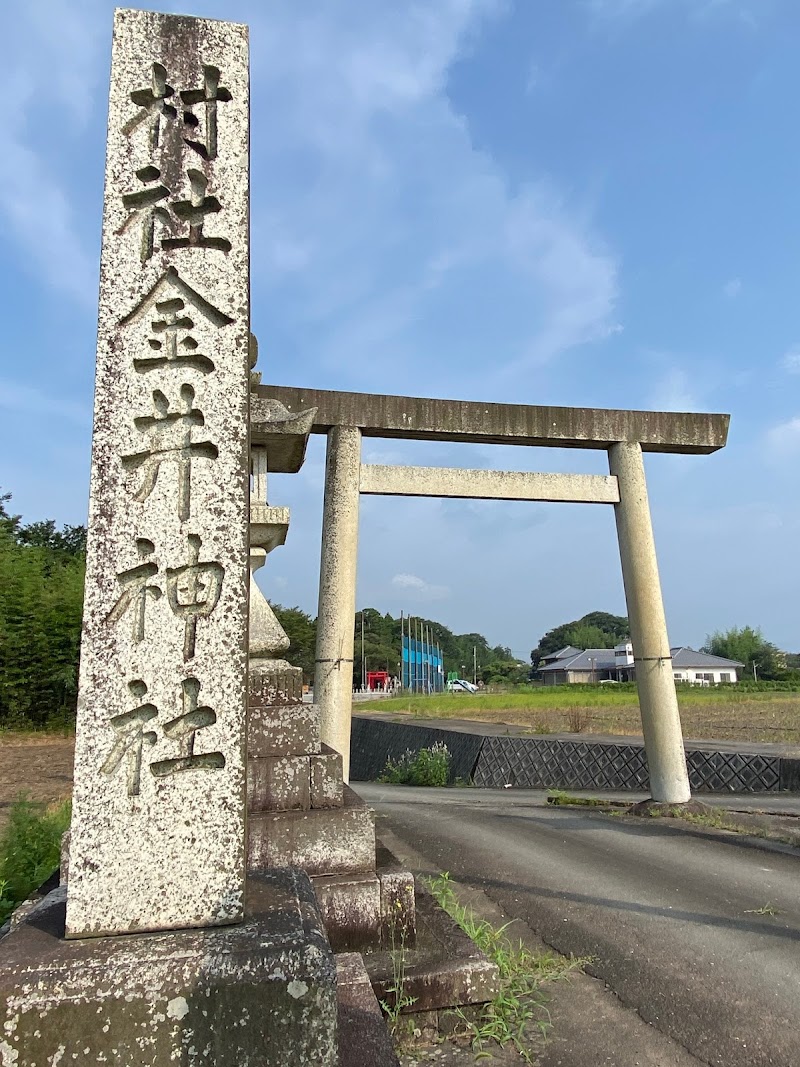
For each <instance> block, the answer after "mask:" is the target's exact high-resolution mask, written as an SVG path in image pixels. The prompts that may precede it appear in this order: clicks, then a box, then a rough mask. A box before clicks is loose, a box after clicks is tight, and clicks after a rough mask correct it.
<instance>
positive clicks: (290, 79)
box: [251, 0, 617, 392]
mask: <svg viewBox="0 0 800 1067" xmlns="http://www.w3.org/2000/svg"><path fill="white" fill-rule="evenodd" d="M502 10H503V5H500V4H498V3H496V2H493V0H447V2H444V3H441V4H436V5H428V6H426V7H422V6H414V5H411V6H409V5H391V4H384V3H378V4H375V5H372V6H368V7H366V8H359V13H358V17H357V18H356V17H355V15H354V14H352V13H348V12H349V9H348V8H346V7H342V6H333V7H328V6H325V5H322V6H319V7H316V8H315V9H314V10H313V13H311V14H305V13H304V14H302V15H301V14H298V8H297V5H294V4H291V5H290V4H288V3H284V4H281V3H276V4H275V5H274V6H273V7H271V8H270V19H269V21H268V22H264V23H261V22H260V21H258V20H257V21H256V22H255V24H254V25H253V27H252V31H251V40H252V41H253V48H254V62H253V69H254V79H255V80H254V94H253V113H254V115H259V116H260V120H256V121H260V122H261V123H263V129H264V130H265V131H266V136H265V137H259V136H258V134H257V133H256V134H255V135H254V138H253V145H254V152H255V156H254V177H255V180H254V189H256V190H258V189H259V188H261V186H262V183H261V182H260V181H259V178H258V175H259V173H263V174H264V175H265V176H268V182H267V184H268V187H269V195H270V197H271V198H272V207H271V209H270V212H269V215H267V214H261V213H260V207H259V201H258V200H257V199H256V200H255V201H254V252H255V255H256V257H257V259H256V265H255V267H256V269H255V272H254V276H255V277H256V278H258V277H259V273H260V272H259V267H261V268H262V271H263V273H262V274H261V277H262V278H263V277H264V276H265V275H266V279H267V284H268V286H269V289H268V290H267V292H272V294H273V298H277V299H280V300H282V299H283V297H282V294H283V293H285V296H286V299H285V302H284V309H285V314H286V318H287V322H288V324H289V328H290V329H291V330H292V332H293V333H294V334H295V335H296V336H297V337H298V338H299V341H298V343H301V344H302V346H303V347H304V348H305V349H310V350H313V351H314V353H315V358H317V359H318V361H319V364H320V366H321V367H322V368H324V369H325V370H327V371H328V372H329V374H331V375H332V374H333V373H334V372H335V373H336V376H337V382H338V383H339V385H340V387H347V385H352V384H354V379H355V380H357V381H358V383H359V388H363V389H371V388H377V387H378V385H380V386H382V388H385V389H390V390H391V389H392V388H393V387H394V388H396V389H398V390H399V380H400V379H402V378H403V377H404V376H406V377H408V376H409V375H410V374H412V373H413V372H414V371H415V370H419V368H420V367H421V366H424V369H425V375H426V381H427V383H428V385H427V389H428V390H433V389H436V388H439V389H447V383H449V381H450V380H451V377H452V370H453V364H454V358H453V357H454V354H455V353H456V352H457V353H458V358H459V362H460V366H459V380H460V381H461V383H462V386H461V388H462V389H464V388H469V386H470V383H472V385H471V387H472V388H473V390H477V389H479V388H480V389H481V390H485V388H486V363H485V359H486V355H485V353H486V348H485V344H483V343H482V338H483V337H484V335H485V336H486V337H487V338H488V337H490V336H491V337H492V339H493V342H494V344H493V348H494V352H495V353H502V355H501V356H500V357H499V358H498V357H497V355H495V357H494V365H493V369H494V370H495V371H497V370H500V369H502V366H503V364H504V363H505V365H506V367H508V366H509V365H511V366H513V368H514V370H518V369H520V368H530V367H533V366H536V365H538V364H540V363H542V362H544V361H546V360H548V359H552V358H554V357H556V356H557V355H558V354H559V353H561V352H563V351H564V350H565V349H567V348H570V347H572V346H574V345H580V344H584V343H587V342H591V341H596V340H600V339H602V338H604V337H606V336H608V334H609V333H610V332H613V330H614V329H616V328H617V327H616V322H615V319H614V304H615V301H616V298H617V265H616V262H615V259H614V256H613V255H612V254H611V253H610V252H609V251H608V250H607V249H605V248H604V247H602V242H601V241H600V240H599V239H598V238H597V237H596V236H595V235H594V234H593V233H592V232H591V226H590V224H589V222H588V221H587V220H586V219H585V218H583V217H582V213H581V212H580V210H578V209H576V208H575V207H574V206H573V205H570V204H568V203H566V202H565V201H564V199H563V198H562V196H561V195H560V194H559V192H558V190H556V189H554V188H552V187H549V186H546V185H545V184H544V183H538V184H537V183H531V184H530V185H528V186H526V187H523V188H521V189H512V188H511V187H510V186H509V183H508V181H507V178H506V176H505V174H504V172H503V170H502V169H501V167H500V166H499V165H498V164H497V163H496V162H495V161H494V160H493V159H492V158H491V157H490V156H489V155H487V154H486V153H484V152H481V151H478V150H476V149H475V148H474V146H473V142H472V138H471V135H470V130H469V128H468V126H467V124H466V121H465V119H464V117H463V116H462V115H460V114H458V113H456V112H455V110H454V108H453V106H452V104H451V101H450V99H449V97H448V96H447V95H446V92H445V86H446V82H447V75H448V71H449V68H450V67H451V66H452V64H453V63H454V62H455V61H456V60H459V59H463V58H464V55H465V52H466V51H468V49H469V48H470V47H471V40H472V38H473V36H474V35H475V34H476V33H477V32H478V30H479V29H480V27H481V25H482V23H483V21H484V20H486V19H487V18H490V17H496V16H497V15H498V14H499V13H500V12H502ZM332 57H333V58H332ZM276 205H277V207H276ZM276 218H279V219H280V226H277V225H276V223H275V219H276ZM286 249H289V250H290V253H295V254H289V255H288V256H287V255H286ZM297 250H300V251H297ZM300 266H301V269H299V268H300ZM454 307H458V309H459V310H458V314H457V315H454V314H453V313H452V312H453V308H454ZM431 357H433V358H431ZM393 378H394V379H395V380H394V381H393ZM403 391H408V392H415V391H419V390H418V389H417V390H415V389H414V388H413V387H407V388H406V389H404V390H403ZM448 391H449V389H448Z"/></svg>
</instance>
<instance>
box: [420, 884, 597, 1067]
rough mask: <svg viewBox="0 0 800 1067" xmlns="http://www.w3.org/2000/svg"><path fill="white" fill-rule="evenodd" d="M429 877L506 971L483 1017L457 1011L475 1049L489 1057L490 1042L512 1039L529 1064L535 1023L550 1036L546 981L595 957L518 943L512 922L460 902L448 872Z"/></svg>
mask: <svg viewBox="0 0 800 1067" xmlns="http://www.w3.org/2000/svg"><path fill="white" fill-rule="evenodd" d="M426 881H427V884H428V887H429V889H430V891H431V893H432V894H433V896H434V897H435V899H436V900H437V902H438V903H439V905H440V906H441V907H442V908H444V910H445V911H446V912H447V914H448V915H449V916H450V917H451V918H452V919H454V920H455V921H456V922H457V923H458V925H459V926H460V927H461V929H462V930H463V931H464V932H465V933H466V934H467V936H468V937H469V938H471V940H472V941H474V942H475V944H476V945H477V946H478V948H480V949H481V950H482V951H483V952H484V953H485V954H486V955H487V956H488V957H489V959H490V960H492V961H493V962H494V963H495V964H497V968H498V971H499V973H500V989H499V990H498V993H497V995H496V996H495V998H494V1000H492V1001H490V1002H489V1003H488V1004H487V1005H486V1006H485V1007H484V1009H483V1011H482V1013H481V1015H480V1017H479V1018H478V1019H468V1018H467V1016H466V1015H465V1014H464V1012H463V1011H461V1009H458V1008H457V1009H456V1012H455V1013H456V1015H458V1017H459V1018H460V1019H461V1021H462V1023H463V1024H464V1027H465V1031H466V1033H467V1034H471V1038H472V1047H473V1049H474V1050H475V1051H476V1052H477V1053H478V1055H479V1056H484V1057H485V1056H487V1055H488V1053H487V1052H486V1051H485V1050H484V1045H485V1044H486V1043H487V1042H492V1041H493V1042H496V1043H497V1044H498V1045H501V1046H502V1045H506V1044H508V1043H509V1042H511V1044H512V1045H513V1046H514V1048H516V1050H517V1052H518V1053H519V1054H520V1056H521V1057H522V1058H523V1060H524V1061H525V1062H526V1063H533V1057H532V1055H531V1052H530V1050H529V1049H528V1048H527V1045H526V1041H525V1031H526V1029H527V1028H528V1027H529V1026H532V1027H535V1028H536V1029H538V1030H539V1032H540V1033H541V1034H542V1035H545V1036H546V1034H547V1032H548V1030H549V1028H550V1015H549V1013H548V1011H547V1007H546V1005H545V997H544V994H543V993H542V991H541V988H540V987H541V986H542V984H543V983H544V982H552V981H558V980H559V979H565V978H567V977H568V976H569V975H570V974H571V973H572V972H574V971H576V970H580V969H581V968H582V967H583V966H585V964H587V963H588V962H590V960H589V958H588V957H587V958H585V959H577V958H575V957H569V958H568V957H566V956H560V955H558V954H556V953H553V952H542V953H534V952H531V951H530V950H529V949H527V948H525V946H524V945H523V944H522V941H518V942H517V943H516V944H514V942H513V941H511V940H510V939H509V938H508V937H507V936H506V930H507V929H508V926H509V925H510V924H509V923H506V924H505V925H504V926H500V927H494V926H492V924H491V923H489V922H486V920H484V919H478V918H476V916H475V915H474V913H473V911H472V909H471V908H467V907H465V906H464V905H463V904H461V903H460V902H459V900H458V897H457V896H456V893H455V890H454V889H453V886H452V883H451V882H450V875H449V874H448V873H447V871H444V872H443V873H442V874H440V875H439V876H438V877H436V878H428V879H426Z"/></svg>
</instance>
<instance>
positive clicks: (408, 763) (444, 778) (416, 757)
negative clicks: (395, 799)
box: [378, 741, 450, 786]
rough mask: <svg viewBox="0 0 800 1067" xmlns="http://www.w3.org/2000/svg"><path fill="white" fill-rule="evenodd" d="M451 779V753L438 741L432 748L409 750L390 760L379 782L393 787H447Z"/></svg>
mask: <svg viewBox="0 0 800 1067" xmlns="http://www.w3.org/2000/svg"><path fill="white" fill-rule="evenodd" d="M449 777H450V751H449V749H448V747H447V745H445V744H442V743H441V742H439V741H437V743H436V744H435V745H431V747H430V748H421V749H420V750H419V752H416V753H415V752H412V751H411V749H407V750H406V751H405V752H404V753H403V755H402V756H401V757H400V758H399V759H397V760H393V759H389V760H387V761H386V766H385V767H384V769H383V773H382V774H381V776H380V778H379V779H378V781H379V782H388V783H390V784H392V785H430V786H437V785H447V782H448V779H449Z"/></svg>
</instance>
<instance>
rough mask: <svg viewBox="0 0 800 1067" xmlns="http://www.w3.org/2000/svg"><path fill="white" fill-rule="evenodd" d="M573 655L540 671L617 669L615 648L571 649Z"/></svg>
mask: <svg viewBox="0 0 800 1067" xmlns="http://www.w3.org/2000/svg"><path fill="white" fill-rule="evenodd" d="M569 651H570V653H572V655H569V656H564V657H563V658H560V659H558V660H556V662H555V663H548V664H547V665H546V666H545V667H540V668H539V670H540V671H608V670H613V669H614V667H616V660H615V658H614V649H613V648H587V649H586V650H585V651H584V652H581V650H580V649H579V648H570V649H569Z"/></svg>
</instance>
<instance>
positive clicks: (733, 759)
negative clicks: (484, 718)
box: [350, 716, 800, 793]
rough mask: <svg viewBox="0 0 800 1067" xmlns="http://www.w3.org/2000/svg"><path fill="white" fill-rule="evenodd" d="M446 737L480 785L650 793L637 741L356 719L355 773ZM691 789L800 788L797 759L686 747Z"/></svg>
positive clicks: (361, 777)
mask: <svg viewBox="0 0 800 1067" xmlns="http://www.w3.org/2000/svg"><path fill="white" fill-rule="evenodd" d="M437 741H440V742H444V743H445V744H446V745H447V747H448V748H449V750H450V752H451V754H452V756H453V764H452V769H451V775H452V777H453V778H456V777H459V778H470V777H471V778H472V779H473V781H474V782H475V785H478V786H484V787H487V788H489V787H495V788H501V787H503V786H505V785H509V784H510V785H514V786H517V787H518V788H529V789H598V790H630V791H632V792H637V793H642V792H647V791H648V790H649V787H650V780H649V775H648V771H647V760H646V758H645V753H644V746H643V745H642V744H641V743H639V744H637V743H635V742H631V743H621V744H620V743H616V742H609V741H590V740H586V741H576V740H561V739H556V738H545V737H506V736H496V735H488V736H484V735H482V734H477V733H475V734H472V733H464V732H462V731H460V730H458V731H456V730H442V729H431V728H430V727H427V726H417V725H411V724H407V723H395V722H389V721H385V720H380V719H369V718H362V717H358V716H354V718H353V732H352V744H351V749H350V758H351V764H350V776H351V778H352V779H353V780H354V781H362V782H364V781H374V780H375V779H376V778H377V777H378V776H379V775H380V773H381V771H382V770H383V768H384V767H385V765H386V761H387V759H389V758H392V759H396V758H397V757H398V756H401V755H402V754H403V753H404V752H405V751H406V750H407V749H411V751H412V752H417V751H419V749H421V748H428V747H430V746H431V745H432V744H434V743H435V742H437ZM686 761H687V764H688V768H689V781H690V783H691V787H692V792H694V793H771V792H778V791H781V790H789V791H792V792H800V759H791V758H788V757H786V756H782V755H779V754H769V753H764V752H763V751H761V752H755V751H739V750H737V749H733V748H731V749H724V750H723V749H721V748H720V749H711V748H702V749H700V748H689V749H687V750H686Z"/></svg>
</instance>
